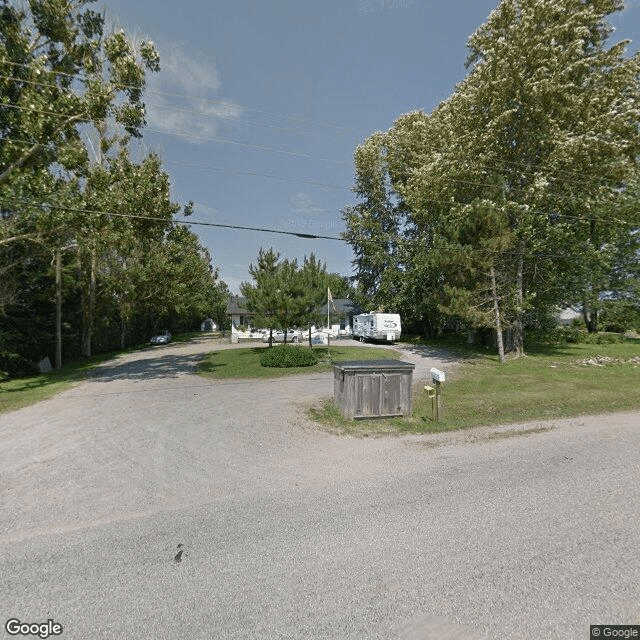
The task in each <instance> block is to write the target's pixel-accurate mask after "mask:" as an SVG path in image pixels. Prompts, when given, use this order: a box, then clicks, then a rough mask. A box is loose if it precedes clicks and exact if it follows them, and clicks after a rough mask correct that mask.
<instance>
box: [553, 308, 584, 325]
mask: <svg viewBox="0 0 640 640" xmlns="http://www.w3.org/2000/svg"><path fill="white" fill-rule="evenodd" d="M556 317H557V319H558V324H561V325H564V326H565V327H566V326H568V325H570V324H571V323H572V322H573V321H574V320H583V316H582V307H566V308H565V309H562V311H560V313H559V314H558V315H557V316H556Z"/></svg>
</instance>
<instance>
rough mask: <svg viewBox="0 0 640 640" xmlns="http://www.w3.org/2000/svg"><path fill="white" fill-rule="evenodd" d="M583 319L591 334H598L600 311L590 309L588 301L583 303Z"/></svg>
mask: <svg viewBox="0 0 640 640" xmlns="http://www.w3.org/2000/svg"><path fill="white" fill-rule="evenodd" d="M582 319H583V320H584V323H585V325H586V326H587V331H588V332H589V333H596V332H597V331H598V310H597V309H594V308H591V309H590V308H589V304H588V303H587V301H586V300H583V302H582Z"/></svg>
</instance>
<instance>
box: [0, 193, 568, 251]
mask: <svg viewBox="0 0 640 640" xmlns="http://www.w3.org/2000/svg"><path fill="white" fill-rule="evenodd" d="M10 201H13V202H17V203H21V204H27V205H33V206H34V207H36V208H40V209H45V210H47V209H56V210H60V211H72V212H75V213H88V214H95V215H101V216H109V217H116V218H129V219H136V220H144V221H149V222H160V223H163V224H165V225H166V226H167V227H169V226H171V225H172V224H181V225H186V226H190V225H198V226H206V227H219V228H225V229H234V230H241V231H256V232H262V233H275V234H282V235H288V236H296V237H298V238H303V239H310V240H336V241H339V242H343V243H345V244H351V243H350V242H349V241H348V240H346V239H345V238H343V237H337V236H325V235H320V234H310V233H301V232H296V231H284V230H279V229H268V228H263V227H249V226H244V225H231V224H222V223H214V222H203V221H197V220H185V219H176V218H174V219H167V218H160V217H156V216H146V215H141V214H134V213H120V212H113V211H103V210H99V209H86V208H80V207H72V206H62V205H55V204H51V203H42V202H35V201H29V200H25V199H22V198H17V197H6V196H0V202H4V203H5V204H6V203H7V202H10ZM387 240H388V241H392V242H397V243H398V244H399V245H414V244H418V245H423V244H424V241H423V240H421V239H420V238H407V237H402V236H391V237H389V238H384V237H380V236H377V237H375V238H366V239H365V240H363V241H362V243H363V244H380V243H381V242H385V241H387ZM430 249H431V250H432V251H435V252H439V253H447V252H449V253H463V254H468V253H476V254H485V255H486V254H494V255H501V256H505V255H517V253H516V252H509V251H504V250H501V249H488V248H475V247H469V246H461V247H451V246H448V247H447V246H440V247H438V246H431V247H430ZM528 255H529V256H531V257H534V258H562V259H566V258H568V257H571V256H568V254H566V253H563V254H557V253H541V252H530V253H528Z"/></svg>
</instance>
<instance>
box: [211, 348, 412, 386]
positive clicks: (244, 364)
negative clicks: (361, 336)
mask: <svg viewBox="0 0 640 640" xmlns="http://www.w3.org/2000/svg"><path fill="white" fill-rule="evenodd" d="M266 348H268V347H247V348H245V349H223V350H220V351H214V352H212V353H210V354H208V355H207V356H205V358H204V359H203V360H201V361H200V363H199V364H198V373H199V374H200V375H202V376H204V377H206V378H216V379H229V378H281V377H282V376H290V375H295V374H301V373H315V372H320V371H329V370H330V369H331V367H332V366H333V363H334V362H340V361H343V360H382V359H388V358H396V359H402V354H401V353H398V352H397V351H394V350H391V349H372V348H370V347H341V346H331V347H330V348H327V347H313V352H314V353H315V354H316V356H317V357H318V364H316V365H313V366H311V367H290V368H287V369H281V368H276V367H263V366H262V365H261V364H260V354H261V353H262V350H263V349H266ZM272 348H274V349H277V348H278V347H272ZM291 348H292V349H308V347H305V346H302V345H300V346H298V347H291Z"/></svg>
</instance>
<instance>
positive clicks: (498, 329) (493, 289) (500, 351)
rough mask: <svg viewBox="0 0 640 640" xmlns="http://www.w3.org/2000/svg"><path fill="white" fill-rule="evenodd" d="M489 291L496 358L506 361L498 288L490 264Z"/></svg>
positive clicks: (494, 272) (502, 361)
mask: <svg viewBox="0 0 640 640" xmlns="http://www.w3.org/2000/svg"><path fill="white" fill-rule="evenodd" d="M491 293H492V295H493V312H494V314H495V321H496V339H497V342H498V359H499V360H500V362H501V363H504V362H506V358H505V357H504V343H503V342H502V323H501V322H500V307H499V306H498V289H497V287H496V271H495V269H494V268H493V265H492V266H491Z"/></svg>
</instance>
